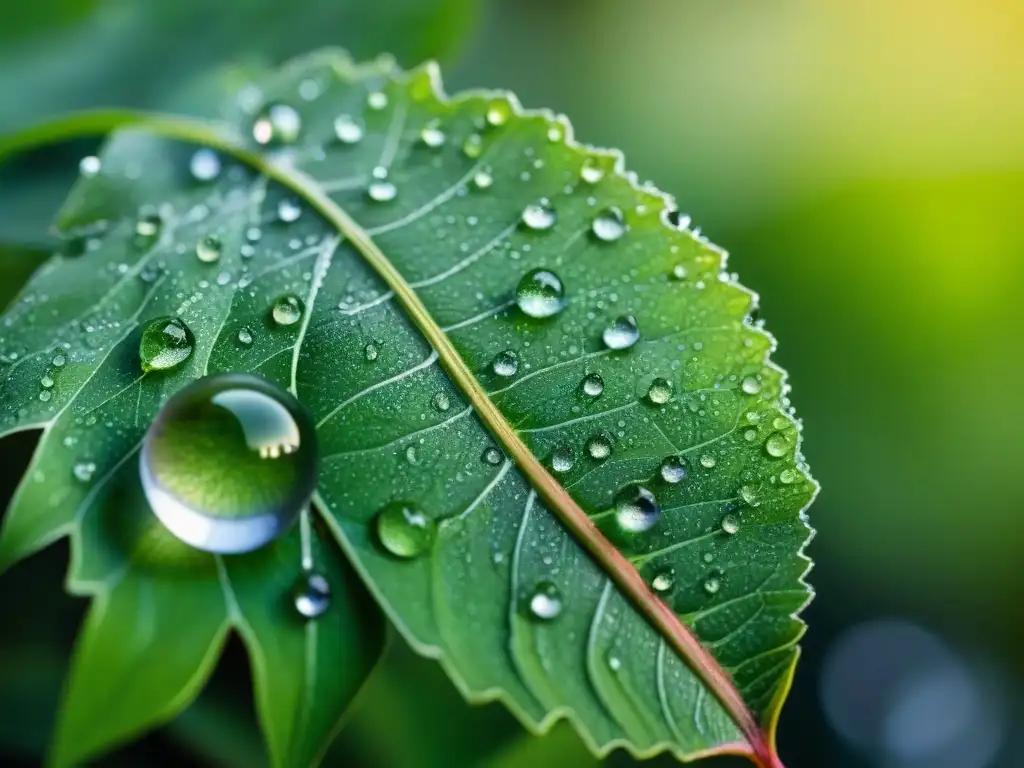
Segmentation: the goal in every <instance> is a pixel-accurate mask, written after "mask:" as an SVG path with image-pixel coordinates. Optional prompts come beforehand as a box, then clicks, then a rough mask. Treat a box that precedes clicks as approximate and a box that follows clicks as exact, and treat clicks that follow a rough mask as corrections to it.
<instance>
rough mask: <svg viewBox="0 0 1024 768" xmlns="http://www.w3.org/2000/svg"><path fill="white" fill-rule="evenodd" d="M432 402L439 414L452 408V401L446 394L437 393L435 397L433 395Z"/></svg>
mask: <svg viewBox="0 0 1024 768" xmlns="http://www.w3.org/2000/svg"><path fill="white" fill-rule="evenodd" d="M432 402H433V404H434V408H436V409H437V410H439V411H440V412H441V413H444V412H445V411H447V410H448V409H449V408H451V407H452V401H451V399H450V398H449V397H448V393H447V392H438V393H437V394H436V395H434V399H433V401H432Z"/></svg>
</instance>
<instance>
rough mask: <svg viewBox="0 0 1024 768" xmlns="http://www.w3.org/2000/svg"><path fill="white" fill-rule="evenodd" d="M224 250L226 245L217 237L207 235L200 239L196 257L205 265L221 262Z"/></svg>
mask: <svg viewBox="0 0 1024 768" xmlns="http://www.w3.org/2000/svg"><path fill="white" fill-rule="evenodd" d="M223 250H224V245H223V244H222V243H221V241H220V238H219V237H217V236H216V235H206V236H205V237H201V238H199V242H197V243H196V256H197V257H198V259H199V260H200V261H201V262H203V263H204V264H213V263H214V262H216V261H219V260H220V254H221V252H222V251H223Z"/></svg>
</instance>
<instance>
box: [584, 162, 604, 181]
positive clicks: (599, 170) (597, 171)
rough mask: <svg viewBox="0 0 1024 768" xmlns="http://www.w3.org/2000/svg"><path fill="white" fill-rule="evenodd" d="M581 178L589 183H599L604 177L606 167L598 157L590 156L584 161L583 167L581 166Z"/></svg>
mask: <svg viewBox="0 0 1024 768" xmlns="http://www.w3.org/2000/svg"><path fill="white" fill-rule="evenodd" d="M580 178H581V179H583V180H584V181H585V182H587V184H597V182H599V181H600V180H601V179H603V178H604V168H603V167H602V165H601V163H600V162H599V161H598V160H597V158H594V157H588V158H587V159H586V160H584V161H583V167H581V168H580Z"/></svg>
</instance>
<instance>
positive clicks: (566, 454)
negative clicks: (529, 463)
mask: <svg viewBox="0 0 1024 768" xmlns="http://www.w3.org/2000/svg"><path fill="white" fill-rule="evenodd" d="M575 463H576V452H575V451H573V449H572V447H571V446H568V445H560V446H558V447H557V448H555V451H554V453H552V454H551V468H552V469H553V470H555V472H558V473H559V474H564V473H566V472H568V471H570V470H571V469H572V467H573V465H574V464H575Z"/></svg>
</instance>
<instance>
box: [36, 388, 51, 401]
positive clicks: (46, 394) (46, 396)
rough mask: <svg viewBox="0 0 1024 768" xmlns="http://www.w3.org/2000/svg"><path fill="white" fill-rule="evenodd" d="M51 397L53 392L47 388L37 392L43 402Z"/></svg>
mask: <svg viewBox="0 0 1024 768" xmlns="http://www.w3.org/2000/svg"><path fill="white" fill-rule="evenodd" d="M51 397H53V393H52V392H51V391H50V390H48V389H44V390H43V391H42V392H40V393H39V399H40V400H42V401H43V402H44V403H48V402H49V401H50V398H51Z"/></svg>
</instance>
